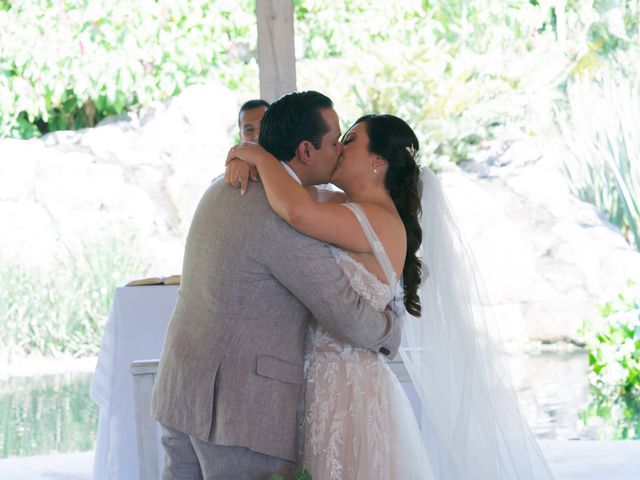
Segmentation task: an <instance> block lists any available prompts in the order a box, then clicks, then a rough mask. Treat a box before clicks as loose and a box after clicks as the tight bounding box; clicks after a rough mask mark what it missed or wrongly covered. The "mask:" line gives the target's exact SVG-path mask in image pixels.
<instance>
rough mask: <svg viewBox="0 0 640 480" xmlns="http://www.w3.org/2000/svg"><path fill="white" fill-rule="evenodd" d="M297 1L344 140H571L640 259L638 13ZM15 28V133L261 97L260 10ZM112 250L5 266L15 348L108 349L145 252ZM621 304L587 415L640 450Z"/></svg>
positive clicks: (632, 0) (583, 191)
mask: <svg viewBox="0 0 640 480" xmlns="http://www.w3.org/2000/svg"><path fill="white" fill-rule="evenodd" d="M294 5H295V34H296V56H297V76H298V88H299V89H300V90H305V89H316V90H320V91H323V92H327V93H328V94H329V95H330V96H331V97H332V99H333V100H334V101H335V103H336V105H337V108H338V110H339V113H340V114H341V118H342V119H343V122H344V125H343V126H344V127H347V126H348V124H349V122H351V121H353V120H354V119H355V118H357V117H358V116H359V115H360V114H361V113H362V112H389V113H393V114H396V115H399V116H401V117H403V118H404V119H406V120H407V121H408V122H409V124H411V125H412V126H413V127H414V128H415V130H416V132H417V133H418V136H419V138H420V139H421V144H422V158H423V161H424V162H428V163H429V164H430V165H431V166H432V167H434V168H435V169H440V168H444V167H445V166H446V164H447V163H448V162H454V163H459V162H462V161H465V160H467V159H468V158H470V156H472V154H473V152H474V151H475V150H476V149H478V148H479V147H480V146H481V145H482V144H483V142H485V141H487V140H491V139H493V138H495V137H496V136H498V135H500V132H502V131H504V130H505V129H509V130H512V131H514V130H515V131H518V132H520V133H521V134H522V135H526V136H530V137H532V138H535V139H538V140H539V141H541V142H545V141H547V139H556V138H557V139H559V140H560V141H561V142H562V143H563V145H564V146H565V147H566V151H567V152H568V154H567V155H563V156H562V161H563V162H564V170H565V172H566V175H567V178H568V179H569V180H570V185H571V186H572V188H573V190H574V193H575V194H576V195H577V196H578V197H580V198H581V199H583V200H585V201H587V202H590V203H592V204H594V205H595V206H596V207H598V208H599V209H600V210H601V211H602V212H603V213H604V214H605V215H606V216H607V217H608V218H609V219H610V220H611V221H612V222H613V223H614V224H615V225H617V226H619V227H620V228H621V229H622V232H623V233H624V235H625V238H626V239H627V241H628V242H629V243H630V244H632V245H634V246H635V247H636V248H640V200H639V199H640V73H639V72H640V0H591V1H585V0H528V1H516V0H465V1H462V0H460V1H451V0H421V1H420V0H388V1H371V0H366V1H365V0H332V1H330V2H327V1H324V0H295V1H294ZM0 32H1V33H0V35H1V37H2V41H1V42H0V137H13V138H21V139H29V138H33V137H40V136H42V135H43V134H45V133H47V132H51V131H56V130H65V129H79V128H85V127H92V126H94V125H96V124H97V123H98V122H99V121H100V120H102V119H104V118H105V117H107V116H110V115H118V114H122V113H124V112H127V111H129V110H135V109H138V108H141V107H144V106H146V105H149V104H150V103H151V102H153V101H157V100H164V99H167V98H169V97H171V96H174V95H177V94H179V93H180V92H181V91H183V90H184V89H185V88H186V87H187V86H189V85H192V84H196V83H200V82H203V81H204V80H206V79H209V78H215V79H217V80H218V81H220V82H222V83H223V84H224V85H225V86H227V87H228V88H230V89H233V90H236V91H237V92H238V93H239V95H240V96H241V97H242V96H244V97H246V98H254V97H255V96H256V92H258V91H259V84H258V67H257V63H256V56H257V53H256V19H255V5H254V2H253V1H251V0H171V1H168V0H167V1H162V0H160V1H156V0H139V1H136V2H131V1H129V0H108V1H107V0H95V1H86V0H56V1H54V0H29V1H26V0H24V1H19V0H0ZM212 108H213V107H212ZM212 113H213V112H212ZM0 161H7V160H6V159H0ZM18 161H19V160H18ZM109 241H110V242H111V241H113V242H115V241H117V242H119V243H118V245H117V246H114V245H106V244H104V242H101V243H100V245H97V244H96V245H91V246H90V247H87V249H86V251H87V254H86V255H83V256H81V257H78V258H79V260H72V259H70V258H68V257H64V256H62V257H61V259H60V261H59V262H58V265H59V268H57V270H55V272H53V273H52V272H46V273H42V272H35V271H25V269H24V268H23V267H22V266H20V265H13V264H11V263H10V262H4V263H3V264H2V267H1V271H0V282H1V283H0V328H1V329H2V331H3V335H2V343H3V345H2V348H3V349H8V350H10V351H22V352H25V353H41V354H45V355H51V356H56V355H75V356H81V355H86V354H94V353H95V352H96V351H97V349H98V347H99V342H100V331H101V328H102V325H103V324H104V321H105V319H106V316H107V313H108V307H109V304H110V300H111V298H112V292H113V288H114V287H115V286H116V285H117V284H118V282H119V281H121V280H122V278H123V276H122V275H125V273H124V272H125V271H127V272H138V273H139V272H143V271H144V270H145V267H144V265H142V264H140V262H141V261H140V260H139V258H140V256H139V255H138V253H139V247H137V246H136V244H135V239H129V238H125V239H123V238H118V239H114V240H109ZM88 252H93V253H88ZM114 252H120V254H119V256H117V255H114ZM69 262H73V263H72V264H70V263H69ZM143 263H144V262H143ZM114 272H116V273H115V274H114ZM87 276H89V277H91V278H94V279H97V280H96V281H95V282H94V281H80V280H79V279H80V278H83V277H85V278H86V277H87ZM124 278H126V277H124ZM73 282H76V283H73ZM71 283H73V284H74V287H73V289H70V288H68V286H69V285H70V284H71ZM612 302H613V303H611V304H607V305H604V306H602V308H601V316H600V318H598V319H592V321H591V322H588V323H587V324H585V327H584V331H583V335H584V338H585V342H586V344H587V348H588V349H589V352H590V359H591V360H590V361H591V368H592V375H593V379H592V380H593V381H592V388H593V392H594V403H593V404H592V406H590V408H589V409H588V410H587V411H585V412H584V415H585V418H586V417H588V416H589V415H590V414H596V413H598V412H599V413H602V412H609V413H610V412H614V414H615V415H616V418H623V419H626V420H625V421H620V422H617V423H616V425H617V427H616V428H615V429H614V430H615V431H611V432H609V434H608V435H609V436H610V437H614V438H638V437H639V436H640V432H639V431H638V428H637V427H636V426H637V424H638V418H640V417H639V413H638V412H639V408H638V405H637V401H636V400H635V399H637V398H638V394H640V392H639V389H640V374H639V373H638V372H639V364H638V362H639V361H640V359H639V357H640V355H639V353H638V352H640V326H639V321H640V307H639V303H640V295H638V292H637V289H635V290H632V291H630V292H623V293H621V296H620V298H618V299H615V300H613V301H612ZM25 319H26V320H25ZM25 325H26V328H25ZM621 338H624V340H621ZM621 349H622V350H621ZM613 365H617V366H616V367H615V368H616V374H615V375H613V374H611V373H610V372H611V370H610V369H609V367H607V366H613ZM620 369H622V370H620ZM607 372H609V373H607ZM609 413H606V414H609Z"/></svg>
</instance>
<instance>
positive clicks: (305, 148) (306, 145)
mask: <svg viewBox="0 0 640 480" xmlns="http://www.w3.org/2000/svg"><path fill="white" fill-rule="evenodd" d="M312 148H313V145H312V144H311V142H309V141H308V140H303V141H302V142H300V143H299V144H298V148H297V149H296V156H297V157H298V160H300V162H302V163H303V164H304V165H311V163H312V162H311V149H312Z"/></svg>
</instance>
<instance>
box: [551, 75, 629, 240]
mask: <svg viewBox="0 0 640 480" xmlns="http://www.w3.org/2000/svg"><path fill="white" fill-rule="evenodd" d="M567 96H568V115H567V116H566V118H565V116H564V114H563V113H562V112H560V111H557V113H556V117H557V119H558V122H559V124H560V127H561V130H562V133H563V135H564V138H565V142H566V144H567V146H568V148H569V151H570V153H571V155H570V156H569V157H568V158H566V159H565V162H564V164H565V170H566V173H567V175H568V177H569V178H570V180H571V184H572V187H573V189H574V191H575V193H576V194H577V195H578V196H579V197H580V198H581V199H583V200H585V201H587V202H589V203H592V204H593V205H595V206H596V207H598V209H600V210H601V211H603V212H605V213H606V214H607V215H608V216H609V219H610V220H611V221H612V222H613V223H614V224H616V225H618V226H620V227H621V228H622V230H623V232H624V233H625V235H626V236H627V239H628V240H629V242H630V243H635V245H636V247H637V248H638V249H640V81H633V80H628V79H618V80H615V79H612V78H606V77H605V78H603V79H601V80H599V81H595V80H594V81H592V80H590V79H586V78H582V79H579V80H576V81H573V82H571V83H570V84H569V85H568V86H567Z"/></svg>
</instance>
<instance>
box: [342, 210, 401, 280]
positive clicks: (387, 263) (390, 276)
mask: <svg viewBox="0 0 640 480" xmlns="http://www.w3.org/2000/svg"><path fill="white" fill-rule="evenodd" d="M341 205H343V206H345V207H347V208H348V209H349V210H351V212H352V213H353V214H354V215H355V217H356V218H357V219H358V222H360V226H361V227H362V231H363V232H364V235H365V237H367V240H368V241H369V245H371V251H372V252H373V255H374V256H375V257H376V260H377V261H378V263H379V264H380V267H382V271H383V272H384V274H385V276H386V277H387V283H388V285H389V287H390V288H391V290H392V291H393V292H395V289H396V284H397V283H398V279H397V277H396V271H395V270H394V269H393V266H392V265H391V260H389V256H388V255H387V252H386V251H385V249H384V246H383V245H382V242H381V241H380V239H379V238H378V236H377V235H376V232H375V231H374V230H373V227H372V226H371V224H370V223H369V219H368V218H367V215H366V214H365V213H364V210H363V209H362V207H361V206H360V205H358V204H357V203H348V202H347V203H342V204H341Z"/></svg>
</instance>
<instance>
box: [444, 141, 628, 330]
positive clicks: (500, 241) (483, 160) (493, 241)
mask: <svg viewBox="0 0 640 480" xmlns="http://www.w3.org/2000/svg"><path fill="white" fill-rule="evenodd" d="M506 145H507V146H508V147H507V148H506V151H505V143H504V142H502V143H501V144H500V145H499V146H496V145H494V146H489V148H488V149H487V150H488V151H487V152H486V154H485V155H483V156H478V158H477V159H476V160H475V161H472V162H468V163H465V164H463V165H461V168H459V169H458V168H456V169H453V170H452V171H447V172H445V173H444V174H443V175H442V178H443V182H444V185H445V188H446V191H447V193H448V195H449V197H450V200H451V203H452V204H453V207H454V210H455V212H456V213H457V215H458V217H459V220H460V224H461V226H462V228H463V230H464V231H465V233H466V236H467V238H468V240H469V242H470V244H471V246H472V249H473V251H474V255H475V257H476V260H477V262H478V264H479V266H480V269H481V272H482V276H483V279H484V281H485V284H486V288H487V290H488V293H489V297H490V299H491V301H492V302H493V305H494V312H495V314H496V317H497V320H498V321H499V322H500V330H501V331H502V334H503V336H504V337H506V338H507V339H511V340H523V339H526V338H533V339H540V340H546V341H553V340H560V339H568V340H573V341H575V340H579V337H578V335H577V331H578V329H579V327H580V326H581V324H582V322H583V320H585V319H588V318H589V319H593V318H595V317H596V316H597V308H596V304H598V303H602V302H604V301H606V300H608V299H611V298H612V297H613V296H615V295H616V294H617V293H619V292H620V291H621V290H622V288H623V286H624V284H625V282H626V281H627V280H628V279H629V278H634V277H635V278H636V279H638V277H639V276H640V253H638V252H637V251H636V250H635V249H634V248H632V247H630V246H629V245H628V244H627V243H626V241H625V240H624V238H623V236H622V234H621V233H620V231H619V229H618V228H616V227H615V226H613V225H612V224H611V223H609V222H608V221H607V220H606V218H605V217H604V216H603V215H602V214H601V213H600V212H598V211H597V210H596V209H595V208H594V207H593V206H592V205H589V204H587V203H584V202H582V201H580V200H579V199H577V198H576V197H575V196H574V195H572V194H571V192H570V189H569V185H568V183H567V180H566V177H565V176H564V174H563V173H562V171H561V170H560V167H561V155H563V154H564V152H563V150H562V147H561V146H559V145H558V144H556V145H552V148H547V149H544V148H541V147H540V146H539V145H537V144H536V143H534V142H533V141H532V140H530V139H527V138H516V139H512V140H511V141H509V142H507V143H506Z"/></svg>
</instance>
